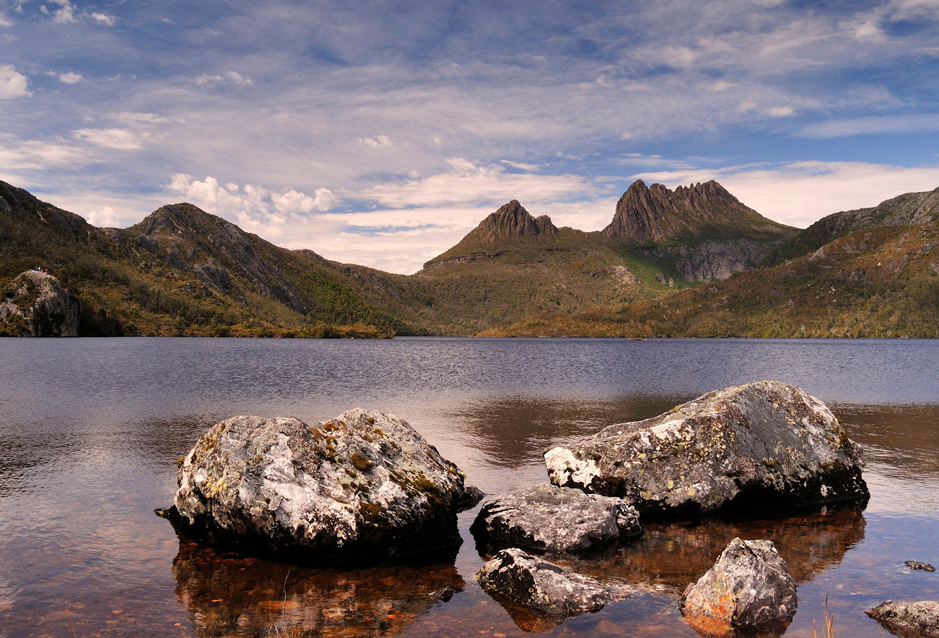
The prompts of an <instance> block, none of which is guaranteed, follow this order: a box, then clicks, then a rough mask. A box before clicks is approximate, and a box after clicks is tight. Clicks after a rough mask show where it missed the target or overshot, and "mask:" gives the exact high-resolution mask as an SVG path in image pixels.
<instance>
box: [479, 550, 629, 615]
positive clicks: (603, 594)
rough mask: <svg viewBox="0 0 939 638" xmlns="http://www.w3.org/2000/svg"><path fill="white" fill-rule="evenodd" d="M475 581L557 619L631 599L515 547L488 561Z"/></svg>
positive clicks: (504, 598)
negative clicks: (616, 601)
mask: <svg viewBox="0 0 939 638" xmlns="http://www.w3.org/2000/svg"><path fill="white" fill-rule="evenodd" d="M476 580H477V581H479V584H480V586H481V587H482V588H483V589H484V590H485V591H486V592H487V593H488V594H489V595H491V596H493V597H494V598H496V599H498V600H502V601H507V602H509V603H511V604H514V605H519V606H521V607H524V608H525V609H527V610H530V611H533V612H535V613H538V614H541V615H544V616H550V617H554V618H566V617H568V616H576V615H578V614H582V613H585V612H595V611H600V610H601V609H603V607H604V606H606V605H607V604H608V603H610V602H612V601H614V600H620V599H623V598H627V597H628V596H629V590H628V589H627V588H625V587H614V586H604V585H601V584H600V583H599V582H598V581H596V580H594V579H593V578H590V577H589V576H584V575H582V574H577V573H573V572H569V571H567V570H565V569H563V568H562V567H559V566H558V565H555V564H554V563H550V562H548V561H546V560H544V559H542V558H535V557H533V556H530V555H528V554H526V553H525V552H524V551H522V550H520V549H518V548H514V547H513V548H510V549H503V550H501V551H500V552H498V553H497V554H496V555H495V556H493V557H492V559H490V560H489V561H487V562H486V563H485V564H484V565H483V566H482V569H480V570H479V572H478V573H477V574H476Z"/></svg>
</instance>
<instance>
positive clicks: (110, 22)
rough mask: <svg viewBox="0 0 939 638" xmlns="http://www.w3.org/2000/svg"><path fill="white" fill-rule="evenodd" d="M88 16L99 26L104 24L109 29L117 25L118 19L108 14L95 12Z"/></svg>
mask: <svg viewBox="0 0 939 638" xmlns="http://www.w3.org/2000/svg"><path fill="white" fill-rule="evenodd" d="M87 15H88V17H89V18H91V19H92V20H94V21H95V22H97V23H99V24H103V25H104V26H107V27H113V26H114V25H115V24H116V23H117V18H115V17H114V16H112V15H108V14H106V13H97V12H95V13H89V14H87Z"/></svg>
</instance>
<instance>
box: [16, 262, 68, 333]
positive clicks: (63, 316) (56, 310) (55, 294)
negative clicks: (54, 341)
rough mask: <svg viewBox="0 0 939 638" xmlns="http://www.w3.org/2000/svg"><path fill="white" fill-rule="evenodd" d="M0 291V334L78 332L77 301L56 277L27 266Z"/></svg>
mask: <svg viewBox="0 0 939 638" xmlns="http://www.w3.org/2000/svg"><path fill="white" fill-rule="evenodd" d="M0 293H2V296H0V336H14V337H77V336H78V315H79V304H78V301H77V300H75V299H74V298H72V296H71V295H70V294H69V291H68V290H66V289H65V286H63V285H62V282H61V281H59V280H58V279H57V278H56V277H53V276H52V275H50V274H48V273H44V272H40V271H38V270H27V271H26V272H24V273H20V274H19V275H17V276H16V278H15V279H13V281H11V282H10V283H9V284H7V285H6V286H4V288H3V290H2V291H0Z"/></svg>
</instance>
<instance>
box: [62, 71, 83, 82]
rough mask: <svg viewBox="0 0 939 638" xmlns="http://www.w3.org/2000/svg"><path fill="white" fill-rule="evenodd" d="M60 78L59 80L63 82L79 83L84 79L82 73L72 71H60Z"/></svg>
mask: <svg viewBox="0 0 939 638" xmlns="http://www.w3.org/2000/svg"><path fill="white" fill-rule="evenodd" d="M58 78H59V82H61V83H62V84H78V83H79V82H81V81H82V80H83V79H84V78H82V76H81V74H80V73H73V72H71V71H70V72H68V73H59V75H58Z"/></svg>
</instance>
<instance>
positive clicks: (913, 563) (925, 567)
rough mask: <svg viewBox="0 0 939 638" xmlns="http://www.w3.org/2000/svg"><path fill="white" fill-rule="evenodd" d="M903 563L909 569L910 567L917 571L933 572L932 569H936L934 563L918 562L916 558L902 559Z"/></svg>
mask: <svg viewBox="0 0 939 638" xmlns="http://www.w3.org/2000/svg"><path fill="white" fill-rule="evenodd" d="M903 564H904V565H906V566H907V567H909V568H910V569H912V570H913V571H919V572H934V571H936V566H935V565H930V564H929V563H922V562H920V561H918V560H908V561H904V563H903Z"/></svg>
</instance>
